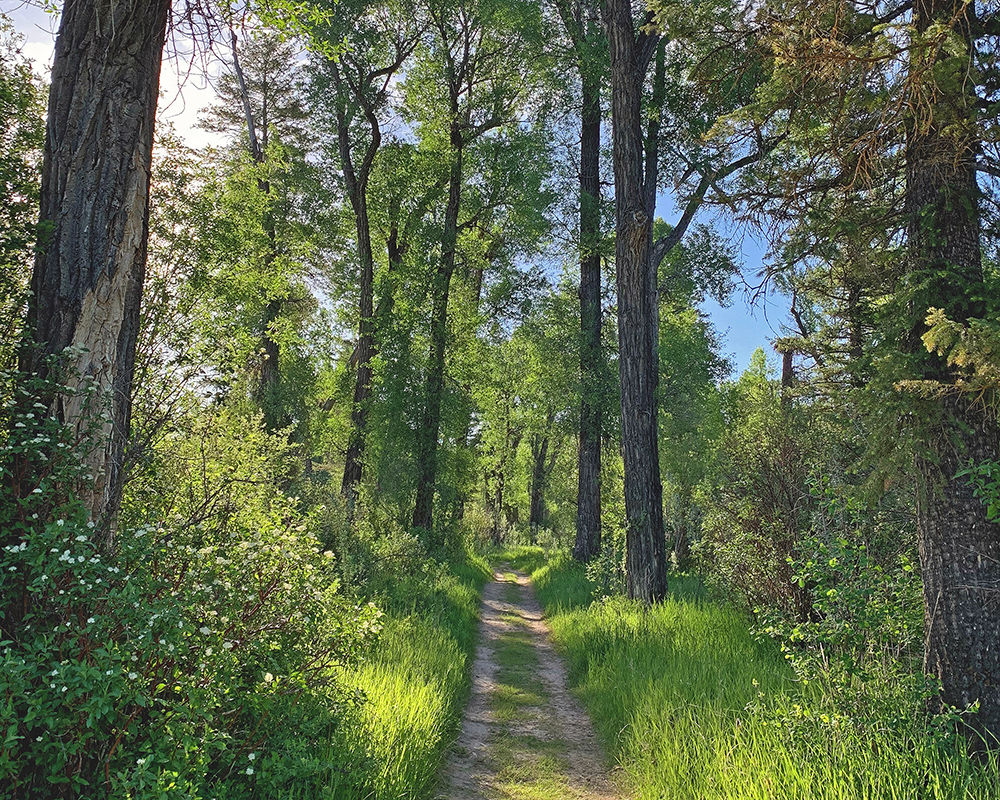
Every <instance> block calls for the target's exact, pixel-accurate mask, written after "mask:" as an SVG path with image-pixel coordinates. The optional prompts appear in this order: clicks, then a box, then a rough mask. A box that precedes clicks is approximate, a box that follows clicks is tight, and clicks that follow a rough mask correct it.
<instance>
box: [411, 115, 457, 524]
mask: <svg viewBox="0 0 1000 800" xmlns="http://www.w3.org/2000/svg"><path fill="white" fill-rule="evenodd" d="M457 113H458V108H457V102H456V103H454V105H453V115H454V116H457ZM464 145H465V141H464V139H463V137H462V129H461V126H460V123H459V121H458V120H457V119H456V120H455V121H454V122H453V123H452V126H451V152H452V163H451V170H450V173H449V180H448V205H447V207H446V209H445V218H444V232H443V244H442V252H441V260H440V261H439V262H438V267H437V270H436V271H435V274H434V284H433V296H434V306H433V310H432V312H431V348H430V363H429V364H428V367H427V389H426V398H425V402H424V414H423V419H422V421H421V426H420V430H419V431H418V432H417V494H416V502H415V503H414V507H413V527H414V528H421V529H423V530H425V531H432V530H433V528H434V490H435V484H436V480H437V446H438V435H439V434H440V431H441V401H442V398H443V396H444V357H445V348H446V346H447V343H448V295H449V292H450V291H451V277H452V275H453V274H454V272H455V248H456V245H457V243H458V215H459V210H460V206H461V199H462V157H463V148H464ZM431 539H432V541H431V543H432V544H441V542H437V541H436V540H433V537H431Z"/></svg>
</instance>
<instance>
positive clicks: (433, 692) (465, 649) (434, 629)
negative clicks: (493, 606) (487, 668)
mask: <svg viewBox="0 0 1000 800" xmlns="http://www.w3.org/2000/svg"><path fill="white" fill-rule="evenodd" d="M490 575H491V573H490V571H489V569H488V567H487V566H486V564H485V562H483V561H480V560H478V559H469V560H467V561H463V562H459V563H457V564H452V565H450V566H449V571H448V572H446V573H444V574H442V575H441V576H439V577H437V578H436V579H435V580H434V581H433V582H430V581H426V580H425V581H418V580H412V581H401V582H400V583H399V584H398V585H397V586H396V587H395V588H394V591H393V593H392V594H391V595H388V596H386V597H384V598H383V599H382V604H383V606H384V607H386V608H387V612H388V613H387V616H386V619H385V626H384V630H383V632H382V634H381V636H380V638H379V641H378V643H377V645H376V646H375V647H374V648H373V651H372V653H371V654H370V655H369V657H368V659H367V660H366V661H364V662H363V663H360V664H357V665H355V666H353V667H351V668H349V669H346V670H344V671H343V672H341V673H340V674H339V675H338V676H337V679H338V681H339V682H340V683H341V685H342V686H343V687H344V688H345V689H347V690H348V691H349V692H357V693H359V695H360V696H362V697H363V700H362V702H361V703H360V704H359V705H358V707H357V708H356V709H355V710H353V711H351V712H349V713H348V716H347V718H346V719H345V721H344V723H343V724H342V725H341V727H340V728H339V729H338V730H337V731H335V732H334V734H333V735H332V737H331V739H330V741H329V743H328V745H327V752H326V753H323V754H320V756H321V757H322V758H324V759H326V760H327V761H329V762H330V763H331V764H336V765H338V766H337V767H335V768H333V769H331V770H330V773H329V779H328V781H327V785H326V786H325V787H324V788H323V789H321V790H317V789H316V788H315V787H310V788H309V789H308V790H305V789H303V790H301V791H299V792H298V793H295V792H293V793H292V794H291V795H290V796H291V797H294V798H296V799H297V800H298V798H301V799H302V800H312V798H337V800H341V798H342V799H343V800H420V799H421V798H426V797H428V796H429V795H430V792H431V789H432V788H433V786H434V783H435V780H436V778H437V772H438V769H439V767H440V764H441V759H442V757H443V755H444V752H445V750H446V749H447V747H448V745H449V744H450V742H451V739H452V737H453V734H454V732H455V730H456V728H457V722H458V720H459V718H460V715H461V712H462V708H463V707H464V704H465V700H466V698H467V697H468V665H469V663H470V660H471V658H472V655H473V652H474V648H475V637H476V627H477V621H478V609H479V591H480V589H481V588H482V586H483V584H484V583H485V582H486V580H487V579H488V578H489V576H490Z"/></svg>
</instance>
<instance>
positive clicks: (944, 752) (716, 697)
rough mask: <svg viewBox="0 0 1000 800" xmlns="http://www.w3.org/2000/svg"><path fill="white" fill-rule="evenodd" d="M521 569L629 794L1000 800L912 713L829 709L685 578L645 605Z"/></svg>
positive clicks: (527, 559) (989, 774)
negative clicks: (594, 598) (598, 597)
mask: <svg viewBox="0 0 1000 800" xmlns="http://www.w3.org/2000/svg"><path fill="white" fill-rule="evenodd" d="M512 556H513V558H512V560H513V562H514V563H515V565H521V566H524V567H533V570H532V577H533V580H534V581H535V582H536V585H537V588H538V594H539V598H540V600H541V602H542V603H543V605H544V606H545V607H546V610H547V613H548V615H549V621H550V624H551V626H552V630H553V634H554V636H555V639H556V642H557V645H558V647H559V648H560V650H561V652H562V653H563V654H564V655H565V657H566V658H567V661H568V665H569V669H570V679H571V681H572V682H573V683H574V685H575V686H577V687H578V691H579V693H580V696H581V697H582V699H583V700H584V702H585V703H586V705H587V706H588V708H589V710H590V712H591V716H592V717H593V719H594V721H595V723H596V725H597V727H598V731H599V733H600V735H601V736H602V738H603V740H604V741H605V743H606V745H607V746H608V747H609V749H610V750H611V751H612V752H613V753H614V754H615V755H616V757H617V759H618V761H619V763H620V764H621V767H622V769H623V770H624V773H625V776H626V781H627V783H628V785H629V786H630V788H631V789H632V790H633V792H634V796H635V797H636V798H638V800H645V799H646V798H649V799H650V800H652V799H653V798H658V799H659V798H663V799H666V798H669V800H777V799H779V798H794V799H795V800H896V799H897V798H898V799H899V800H904V799H905V800H914V799H915V798H921V800H957V799H958V798H969V799H970V800H971V799H972V798H976V799H977V800H978V799H979V798H982V800H987V799H988V798H997V797H1000V769H998V765H997V762H996V760H995V759H993V760H991V761H990V762H989V763H979V762H977V761H976V760H974V759H973V758H971V757H970V756H969V755H967V752H966V748H965V746H964V743H963V741H962V739H961V737H959V736H958V735H957V734H954V733H952V732H950V731H949V729H948V728H947V727H946V726H943V725H942V726H940V727H935V726H934V725H932V724H929V723H928V722H927V721H926V720H925V719H924V718H923V716H922V715H921V714H920V713H919V710H918V709H915V708H914V709H905V708H902V709H899V713H898V714H897V715H895V716H894V717H893V718H892V719H879V718H877V716H876V715H875V713H874V712H873V714H872V715H871V716H869V717H866V718H860V717H859V716H858V715H856V714H855V715H854V716H850V715H847V714H844V713H840V712H839V711H838V709H837V708H836V707H834V706H833V705H832V704H831V701H830V698H829V697H826V696H824V695H823V693H822V690H821V689H820V687H819V686H818V685H815V684H810V685H803V684H802V683H800V682H798V681H796V680H795V679H794V675H793V674H792V671H791V669H790V668H789V667H788V665H787V663H786V662H785V661H784V659H783V658H782V657H781V655H780V653H779V652H778V650H777V648H775V647H773V646H771V645H770V643H769V642H762V641H758V640H756V639H754V637H753V636H752V635H751V634H750V632H749V631H748V626H747V624H746V620H745V619H744V618H743V617H742V616H741V615H740V614H739V613H738V612H736V611H735V610H733V609H731V608H728V607H726V606H723V605H719V604H715V603H712V602H709V601H708V600H707V599H705V598H704V594H703V592H701V591H700V589H699V586H698V583H697V581H696V580H694V579H681V580H678V581H675V584H676V588H677V591H675V593H674V594H673V595H672V596H671V597H670V598H669V599H668V600H667V601H665V602H664V603H662V604H659V605H657V606H655V607H653V608H648V609H647V608H645V607H643V606H642V605H640V604H637V603H633V602H629V601H627V600H625V599H624V598H611V599H606V600H603V601H599V602H594V603H591V602H589V596H590V593H591V591H592V588H593V587H592V585H591V584H590V583H589V582H588V581H587V578H586V574H585V572H584V571H583V570H582V568H580V567H579V566H577V565H574V564H573V563H572V562H570V561H569V560H568V559H565V558H559V557H557V558H554V559H551V560H549V561H547V562H545V563H541V560H540V556H539V554H538V553H535V554H531V553H527V552H522V553H514V554H512Z"/></svg>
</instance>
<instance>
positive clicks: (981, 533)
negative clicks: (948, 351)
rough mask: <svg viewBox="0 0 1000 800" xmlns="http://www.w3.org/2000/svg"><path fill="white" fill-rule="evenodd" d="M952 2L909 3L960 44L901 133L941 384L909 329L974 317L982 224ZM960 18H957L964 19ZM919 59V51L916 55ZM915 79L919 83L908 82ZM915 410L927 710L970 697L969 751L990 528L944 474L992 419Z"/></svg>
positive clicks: (992, 555)
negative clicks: (934, 691)
mask: <svg viewBox="0 0 1000 800" xmlns="http://www.w3.org/2000/svg"><path fill="white" fill-rule="evenodd" d="M958 10H960V9H957V8H956V4H955V2H953V0H919V2H917V3H915V4H914V26H915V29H916V31H917V32H918V34H922V33H924V32H925V31H927V29H928V28H929V27H930V26H931V25H932V24H934V23H944V24H946V25H947V24H951V21H952V20H953V19H955V20H956V24H955V25H954V29H955V31H956V32H957V33H958V34H959V36H960V38H961V39H962V40H964V42H965V45H966V51H965V53H963V54H960V55H956V54H955V53H954V50H953V49H952V48H949V50H951V54H949V53H948V52H946V51H945V49H943V48H941V49H940V50H938V52H936V53H935V54H933V55H927V54H926V53H924V54H923V55H922V56H921V57H920V58H916V57H915V58H914V59H912V60H913V61H914V62H915V63H920V60H921V58H933V60H934V62H935V73H936V75H939V76H941V77H940V78H939V81H938V84H939V85H938V87H937V89H938V90H939V91H938V92H937V93H936V95H935V102H934V105H933V106H932V107H931V108H930V110H929V114H928V117H927V118H925V119H914V120H911V123H910V125H909V129H908V131H907V138H906V199H905V203H906V213H907V236H908V248H909V262H910V267H909V268H910V273H911V277H912V278H913V279H914V280H913V281H912V285H914V286H916V287H918V288H917V289H915V291H914V295H913V298H912V301H911V320H910V322H911V333H910V337H909V347H908V350H909V352H910V353H911V356H912V357H914V358H915V360H916V362H917V364H918V374H917V375H916V376H915V377H918V378H920V379H924V380H935V381H943V382H947V381H949V380H950V375H949V374H948V370H947V367H946V365H945V364H944V362H943V360H942V359H941V358H940V357H938V356H936V355H933V354H928V353H926V352H925V351H924V349H923V347H922V344H921V342H920V339H919V336H920V333H921V332H922V331H923V330H924V325H923V321H924V317H925V316H926V313H927V308H928V307H929V306H935V307H938V308H943V309H944V310H945V311H946V313H947V314H948V316H949V317H950V318H951V319H953V320H955V321H958V322H966V321H968V320H969V319H972V318H982V317H983V316H985V313H986V308H985V303H984V302H983V299H982V298H983V293H984V280H983V267H982V253H981V250H980V235H981V222H980V216H979V205H978V204H979V196H980V193H979V187H978V185H977V181H976V167H975V156H976V152H977V150H978V145H979V143H978V140H976V139H975V138H974V136H975V135H974V133H973V131H974V130H975V129H974V126H973V124H972V120H973V119H974V115H975V113H976V112H975V102H976V98H975V95H974V94H973V93H972V90H971V89H969V88H967V84H966V82H964V81H955V82H954V83H952V82H950V81H948V80H947V78H948V75H949V74H951V75H965V74H966V72H967V71H968V70H969V69H970V67H971V64H972V41H971V34H970V24H971V20H970V19H969V17H970V16H971V15H972V13H973V9H972V7H971V4H970V5H969V6H967V7H966V9H965V10H964V12H963V13H959V14H958V15H957V16H956V11H958ZM967 15H968V16H967ZM918 55H920V53H919V51H918ZM914 80H921V78H919V77H916V78H914ZM918 402H926V403H928V404H929V405H930V406H931V407H930V408H929V409H928V408H926V407H922V413H921V414H920V416H921V417H922V420H921V422H923V423H924V424H923V427H922V429H921V432H922V434H923V435H922V439H923V441H922V442H921V444H922V445H923V452H921V453H918V456H917V470H918V474H919V476H920V489H919V494H918V501H917V531H918V537H919V545H920V563H921V568H922V575H923V585H924V622H925V633H924V644H925V668H926V670H927V671H928V672H929V673H930V674H932V675H935V676H936V677H937V678H938V679H939V680H940V681H941V694H940V697H939V698H938V699H937V702H936V706H937V707H938V708H943V707H945V706H957V707H959V708H964V707H967V706H969V705H970V704H973V703H976V702H978V703H979V712H978V713H977V714H975V715H974V716H971V717H969V718H968V720H969V724H970V726H971V727H972V729H973V730H975V731H976V732H977V733H979V734H980V735H981V736H982V740H981V741H977V742H974V743H973V744H974V747H976V748H978V747H986V748H995V747H996V746H997V737H998V736H1000V691H998V690H1000V648H998V647H997V644H996V632H997V630H998V629H1000V604H998V603H997V592H998V591H1000V526H997V525H995V524H994V523H992V522H990V521H988V520H987V518H986V508H985V506H984V505H983V503H981V502H980V501H979V500H978V499H976V498H975V497H974V496H973V490H972V486H970V485H969V483H968V481H967V479H965V478H956V477H955V474H956V472H958V471H959V470H960V469H961V468H963V467H964V466H966V465H967V464H968V462H969V460H970V459H971V460H972V461H974V462H977V463H978V462H982V461H996V460H997V459H998V457H1000V441H998V432H997V423H996V419H995V416H994V415H993V414H992V413H990V412H989V411H988V410H987V409H986V408H984V407H983V406H982V405H980V404H978V403H976V402H974V401H973V400H971V399H969V398H968V397H966V396H965V395H962V394H954V393H953V394H948V395H946V396H944V397H942V398H938V399H937V400H930V401H918Z"/></svg>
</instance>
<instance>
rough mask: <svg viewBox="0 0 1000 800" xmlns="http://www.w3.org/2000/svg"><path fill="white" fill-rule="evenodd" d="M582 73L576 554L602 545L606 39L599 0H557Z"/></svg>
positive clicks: (586, 554)
mask: <svg viewBox="0 0 1000 800" xmlns="http://www.w3.org/2000/svg"><path fill="white" fill-rule="evenodd" d="M555 5H556V10H557V11H558V12H559V18H560V19H561V20H562V24H563V28H564V29H565V32H566V36H567V37H568V39H569V42H570V48H571V54H572V61H573V62H574V66H575V68H576V71H577V74H578V76H579V79H580V163H579V175H580V180H579V183H580V191H579V208H580V211H579V240H578V247H579V255H580V290H579V294H580V430H579V458H578V503H577V515H576V540H575V542H574V545H573V557H574V558H575V559H576V560H577V561H588V560H590V559H591V558H593V557H594V556H596V555H597V554H598V553H600V551H601V437H602V433H603V432H602V420H603V411H602V408H601V386H600V384H601V378H602V375H603V372H604V369H603V362H604V354H603V353H602V350H601V322H602V321H601V317H602V308H601V250H600V243H601V209H600V204H601V118H602V110H601V86H602V84H603V82H604V78H605V72H606V68H605V60H606V57H607V41H606V39H605V37H604V32H603V30H602V29H601V25H600V9H599V4H598V3H597V2H595V1H594V0H579V1H578V2H574V1H571V0H557V2H556V4H555Z"/></svg>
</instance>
